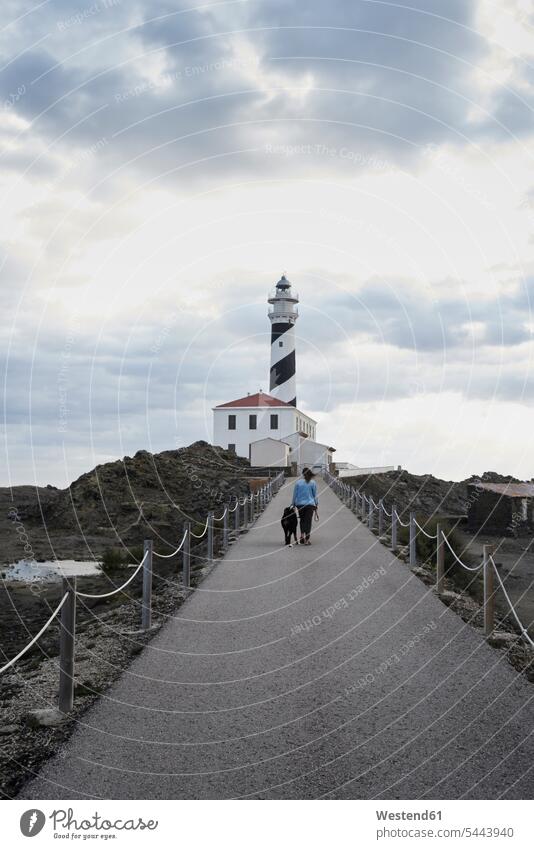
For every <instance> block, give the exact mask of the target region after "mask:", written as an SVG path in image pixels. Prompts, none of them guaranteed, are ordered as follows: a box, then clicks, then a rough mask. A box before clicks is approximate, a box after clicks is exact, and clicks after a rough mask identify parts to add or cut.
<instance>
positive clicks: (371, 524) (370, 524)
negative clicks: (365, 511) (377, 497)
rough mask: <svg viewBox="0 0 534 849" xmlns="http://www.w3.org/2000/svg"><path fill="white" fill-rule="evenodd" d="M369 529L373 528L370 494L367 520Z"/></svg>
mask: <svg viewBox="0 0 534 849" xmlns="http://www.w3.org/2000/svg"><path fill="white" fill-rule="evenodd" d="M368 526H369V530H370V531H372V530H373V499H372V496H370V497H369V521H368Z"/></svg>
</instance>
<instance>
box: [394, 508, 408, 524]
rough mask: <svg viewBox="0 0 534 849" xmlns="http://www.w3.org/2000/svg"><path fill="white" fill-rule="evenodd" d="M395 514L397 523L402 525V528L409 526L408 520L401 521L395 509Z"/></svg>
mask: <svg viewBox="0 0 534 849" xmlns="http://www.w3.org/2000/svg"><path fill="white" fill-rule="evenodd" d="M395 516H396V517H397V521H398V523H399V525H402V527H403V528H409V527H410V523H409V522H403V521H402V519H401V517H400V516H399V514H398V513H397V511H396V510H395Z"/></svg>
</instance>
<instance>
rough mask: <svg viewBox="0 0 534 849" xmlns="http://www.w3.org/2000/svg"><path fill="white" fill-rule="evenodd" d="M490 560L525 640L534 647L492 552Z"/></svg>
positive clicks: (533, 642)
mask: <svg viewBox="0 0 534 849" xmlns="http://www.w3.org/2000/svg"><path fill="white" fill-rule="evenodd" d="M490 560H491V564H492V566H493V571H494V572H495V574H496V575H497V580H498V582H499V586H500V588H501V590H502V591H503V593H504V597H505V598H506V601H507V602H508V607H509V608H510V610H511V612H512V614H513V616H514V619H515V621H516V622H517V624H518V626H519V630H520V631H521V634H522V636H523V637H524V638H525V640H526V641H527V642H528V643H530V645H531V646H533V647H534V641H533V640H531V638H530V636H529V633H528V631H527V629H526V628H525V626H524V625H523V623H522V622H521V620H520V618H519V616H518V615H517V613H516V612H515V608H514V606H513V604H512V602H511V600H510V596H509V595H508V593H507V592H506V589H505V586H504V584H503V582H502V579H501V576H500V575H499V572H498V571H497V566H496V564H495V561H494V559H493V557H492V556H491V554H490Z"/></svg>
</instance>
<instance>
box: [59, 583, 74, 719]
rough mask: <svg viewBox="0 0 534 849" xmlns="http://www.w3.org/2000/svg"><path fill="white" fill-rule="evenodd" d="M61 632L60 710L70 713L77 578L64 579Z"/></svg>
mask: <svg viewBox="0 0 534 849" xmlns="http://www.w3.org/2000/svg"><path fill="white" fill-rule="evenodd" d="M62 590H63V595H65V593H67V594H68V598H67V601H66V602H65V604H64V605H63V607H62V608H61V620H60V631H59V709H60V711H61V713H70V711H71V710H72V707H73V704H74V640H75V638H76V578H64V579H63V585H62Z"/></svg>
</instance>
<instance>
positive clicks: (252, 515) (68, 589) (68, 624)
mask: <svg viewBox="0 0 534 849" xmlns="http://www.w3.org/2000/svg"><path fill="white" fill-rule="evenodd" d="M283 480H284V473H283V472H280V473H279V474H278V475H276V477H274V478H273V479H272V480H269V482H268V483H266V484H265V485H264V486H262V487H261V488H260V489H259V490H258V491H257V492H255V493H251V494H250V495H249V496H244V498H243V500H241V498H239V497H238V496H234V497H235V505H234V507H230V504H229V503H226V504H225V507H224V512H223V514H222V516H221V517H220V518H218V519H216V518H215V516H214V513H213V511H212V510H210V511H209V512H208V515H207V517H206V522H205V525H204V530H203V531H202V533H201V534H194V533H193V532H192V530H191V522H190V521H187V522H185V523H184V533H183V536H182V539H181V542H180V544H179V545H178V547H177V548H175V549H174V551H172V552H170V553H168V554H163V553H161V552H157V551H154V550H153V541H152V540H151V539H147V540H145V542H144V553H143V558H142V560H141V562H140V563H139V565H138V566H137V567H136V568H135V570H134V571H133V572H132V574H131V575H130V576H129V578H128V580H126V581H125V582H124V583H123V584H121V585H120V586H119V587H115V588H114V589H113V590H111V591H110V592H107V593H100V594H94V593H84V592H81V591H80V590H78V589H77V586H76V578H64V579H63V595H62V598H61V601H60V602H59V604H58V605H57V607H56V608H55V610H54V611H53V613H52V615H51V616H50V617H49V619H48V620H47V621H46V622H45V624H44V625H43V627H42V628H41V629H40V631H39V632H38V633H37V634H36V635H35V636H34V637H33V638H32V639H31V641H30V642H29V643H28V644H27V645H26V646H25V647H24V648H23V649H22V650H21V651H20V652H19V653H18V654H17V655H16V656H15V657H13V658H11V660H9V661H7V662H6V663H5V664H4V665H3V666H2V667H0V675H1V674H2V673H3V672H6V671H7V670H8V669H10V668H11V667H12V666H14V665H15V664H16V663H17V661H19V660H20V659H21V658H22V657H23V656H24V655H25V654H26V653H27V652H28V651H29V650H30V649H31V648H32V646H34V645H35V644H36V643H37V642H38V640H39V639H40V637H42V635H43V634H44V633H45V631H46V630H47V629H48V628H49V627H50V625H51V624H52V622H53V621H54V619H55V618H56V616H57V615H58V614H59V613H61V619H60V634H59V710H60V711H61V712H62V713H69V712H70V711H71V710H72V708H73V704H74V659H75V633H76V599H77V598H80V599H105V598H110V597H111V596H114V595H116V594H117V593H120V592H122V591H123V590H124V589H126V587H127V586H128V585H129V584H130V583H131V582H132V581H133V580H134V578H135V577H136V576H137V575H138V574H139V572H140V571H141V570H142V572H143V590H142V602H141V627H142V630H143V631H148V630H149V629H150V628H151V627H152V578H153V569H152V562H153V558H154V557H159V558H162V559H169V558H171V557H175V556H176V555H177V554H178V553H179V552H182V583H183V586H184V587H186V588H187V589H190V588H191V539H196V540H202V539H203V538H204V537H206V536H207V539H206V549H207V551H206V554H207V560H208V563H213V562H214V559H215V557H214V538H215V523H216V522H223V527H222V546H221V553H222V554H225V553H226V551H227V550H228V547H229V544H230V540H229V528H228V518H229V516H230V514H233V515H234V532H235V533H236V534H239V533H240V532H242V531H246V530H248V528H249V525H251V524H252V523H253V522H254V521H255V520H256V519H257V518H258V516H259V515H260V513H261V512H262V510H263V509H265V507H267V505H268V504H269V502H270V501H271V500H272V498H273V497H274V496H275V495H276V494H277V492H278V491H279V489H280V487H281V486H282V483H283ZM241 507H242V508H243V510H241V509H239V508H241Z"/></svg>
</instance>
